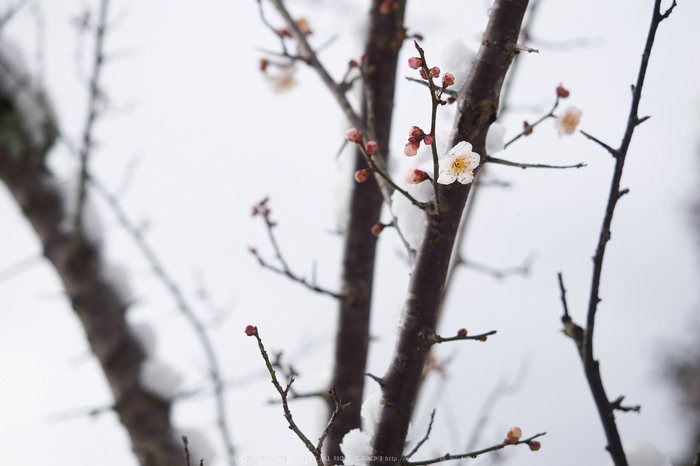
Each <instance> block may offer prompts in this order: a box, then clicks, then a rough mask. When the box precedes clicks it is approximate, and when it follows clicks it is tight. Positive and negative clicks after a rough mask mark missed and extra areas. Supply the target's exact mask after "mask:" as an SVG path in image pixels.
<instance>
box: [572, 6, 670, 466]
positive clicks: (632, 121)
mask: <svg viewBox="0 0 700 466" xmlns="http://www.w3.org/2000/svg"><path fill="white" fill-rule="evenodd" d="M675 6H676V2H675V1H674V2H673V3H672V5H671V6H670V7H669V8H668V9H667V10H666V11H665V12H664V13H661V0H656V2H655V4H654V14H653V17H652V20H651V25H650V27H649V33H648V35H647V42H646V45H645V47H644V52H643V54H642V62H641V65H640V69H639V74H638V77H637V84H636V86H633V88H632V89H633V93H632V94H633V95H632V105H631V108H630V113H629V117H628V119H627V128H626V130H625V134H624V137H623V139H622V143H621V144H620V148H619V149H614V150H613V149H611V148H610V147H608V146H607V145H605V144H603V143H601V142H600V141H598V140H597V139H594V138H592V137H590V136H588V137H589V138H592V139H594V141H595V142H597V143H598V144H600V145H602V146H603V147H604V148H605V149H606V150H608V151H609V152H611V153H612V154H613V156H615V171H614V174H613V179H612V183H611V187H610V195H609V196H608V205H607V208H606V211H605V218H604V219H603V226H602V228H601V231H600V237H599V240H598V247H597V249H596V254H595V256H594V258H593V280H592V284H591V292H590V299H589V304H588V317H587V320H586V330H585V332H584V339H583V347H582V349H581V355H582V358H583V365H584V369H585V373H586V378H587V380H588V384H589V386H590V389H591V392H592V394H593V398H594V399H595V402H596V407H597V408H598V414H599V415H600V419H601V422H602V424H603V429H604V430H605V436H606V438H607V441H608V445H607V450H608V451H609V452H610V456H611V457H612V459H613V462H614V463H615V466H627V459H626V457H625V452H624V450H623V449H622V442H621V440H620V434H619V433H618V430H617V425H616V424H615V416H614V414H613V410H614V409H615V406H614V404H613V403H611V402H610V401H609V400H608V397H607V395H606V393H605V389H604V387H603V382H602V379H601V375H600V367H599V364H598V361H597V360H595V358H594V354H593V334H594V330H595V317H596V312H597V310H598V303H599V302H600V301H601V299H600V295H599V291H600V279H601V273H602V269H603V257H604V255H605V247H606V245H607V243H608V241H609V240H610V225H611V223H612V218H613V213H614V211H615V206H616V205H617V201H618V199H620V197H621V195H622V194H623V191H621V190H620V180H621V178H622V170H623V167H624V164H625V158H626V156H627V151H628V149H629V145H630V142H631V141H632V135H633V133H634V129H635V128H636V127H637V126H638V125H639V123H640V122H641V121H643V120H644V119H646V118H644V119H640V118H639V117H638V113H637V112H638V109H639V102H640V100H641V97H642V86H643V85H644V78H645V76H646V71H647V66H648V64H649V57H650V55H651V50H652V47H653V45H654V38H655V36H656V30H657V28H658V26H659V24H660V23H661V21H663V20H664V19H666V18H667V17H668V16H669V15H670V14H671V11H672V10H673V9H674V8H675ZM562 289H563V287H562Z"/></svg>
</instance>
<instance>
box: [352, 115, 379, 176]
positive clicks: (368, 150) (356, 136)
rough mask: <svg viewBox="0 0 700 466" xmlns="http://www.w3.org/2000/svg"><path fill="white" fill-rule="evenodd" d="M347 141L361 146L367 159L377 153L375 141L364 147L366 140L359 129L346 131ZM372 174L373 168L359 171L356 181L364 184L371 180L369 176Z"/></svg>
mask: <svg viewBox="0 0 700 466" xmlns="http://www.w3.org/2000/svg"><path fill="white" fill-rule="evenodd" d="M345 139H347V140H348V141H349V142H352V143H355V144H357V145H358V146H360V147H361V148H362V149H363V151H364V153H365V155H367V157H370V158H371V157H372V155H374V153H375V152H377V143H376V142H374V141H367V144H364V145H363V142H364V139H363V137H362V133H361V132H360V130H358V129H357V128H350V129H349V130H347V131H346V133H345ZM371 173H372V169H371V168H364V169H362V170H357V171H356V172H355V180H357V182H358V183H363V182H365V181H367V178H369V175H370V174H371Z"/></svg>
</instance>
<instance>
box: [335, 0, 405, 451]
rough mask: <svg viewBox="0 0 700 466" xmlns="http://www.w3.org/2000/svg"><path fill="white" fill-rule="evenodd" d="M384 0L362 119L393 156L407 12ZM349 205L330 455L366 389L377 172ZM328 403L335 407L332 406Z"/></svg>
mask: <svg viewBox="0 0 700 466" xmlns="http://www.w3.org/2000/svg"><path fill="white" fill-rule="evenodd" d="M381 4H382V0H372V5H371V8H370V11H369V24H368V28H367V38H366V40H365V50H364V55H365V56H366V61H365V62H364V63H363V65H362V66H363V86H364V92H363V103H362V119H363V121H364V122H365V124H367V125H370V122H372V123H371V127H370V129H369V132H371V133H372V134H374V137H375V141H376V143H377V145H378V150H377V152H380V153H382V154H385V159H384V160H385V162H384V166H385V167H386V163H388V160H389V153H390V151H389V140H390V135H391V123H392V115H393V110H394V92H395V87H396V66H397V60H398V54H399V50H400V49H401V46H402V44H403V37H404V35H405V30H404V26H403V12H404V8H405V1H403V0H399V1H398V2H397V4H398V5H397V9H396V10H395V11H392V12H391V13H389V14H382V13H381V12H380V6H381ZM365 168H368V164H367V161H366V160H365V157H364V155H363V154H362V153H361V152H360V151H359V150H356V151H355V154H354V170H355V171H357V170H362V169H365ZM350 189H351V191H350V202H349V206H348V210H349V212H348V213H349V219H348V224H347V226H346V230H345V244H344V248H343V271H342V278H341V280H342V290H343V294H345V295H347V299H344V300H342V301H340V302H339V309H338V323H337V329H338V330H337V334H336V338H335V356H334V361H333V378H332V381H333V382H334V383H336V384H337V386H338V391H339V392H340V393H342V394H343V399H344V400H345V401H346V402H349V403H350V406H348V408H347V409H346V410H345V411H344V412H343V414H342V415H341V416H339V417H338V419H337V420H336V423H335V426H334V428H333V430H332V431H331V433H330V435H329V437H328V441H327V442H326V445H327V447H326V456H329V457H331V458H333V457H336V456H342V452H341V451H340V446H339V445H340V442H341V441H342V439H343V436H344V435H345V434H346V433H347V432H349V431H350V430H352V429H356V428H360V427H361V425H362V419H361V417H360V409H361V406H362V393H363V390H364V384H365V372H366V371H367V369H366V367H365V366H366V361H367V350H368V348H369V321H370V306H371V300H372V287H373V282H374V260H375V251H376V245H377V237H376V236H374V235H373V234H372V232H371V229H372V226H374V225H375V224H376V223H377V222H379V220H380V213H381V210H382V193H381V192H380V187H379V185H378V184H377V181H376V179H375V178H370V179H368V180H367V181H365V182H364V183H352V186H351V188H350ZM329 409H333V407H332V406H329Z"/></svg>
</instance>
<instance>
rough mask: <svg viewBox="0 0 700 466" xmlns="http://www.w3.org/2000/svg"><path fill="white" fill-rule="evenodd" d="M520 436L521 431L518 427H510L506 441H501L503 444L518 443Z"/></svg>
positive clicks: (521, 434)
mask: <svg viewBox="0 0 700 466" xmlns="http://www.w3.org/2000/svg"><path fill="white" fill-rule="evenodd" d="M522 436H523V431H522V430H520V427H511V428H510V430H509V431H508V433H507V434H506V439H505V440H504V441H503V443H518V440H520V437H522Z"/></svg>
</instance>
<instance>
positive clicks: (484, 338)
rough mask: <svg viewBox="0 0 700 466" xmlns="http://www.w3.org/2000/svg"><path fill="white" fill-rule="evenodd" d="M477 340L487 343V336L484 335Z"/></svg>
mask: <svg viewBox="0 0 700 466" xmlns="http://www.w3.org/2000/svg"><path fill="white" fill-rule="evenodd" d="M477 340H479V341H486V335H484V336H483V337H479V338H477Z"/></svg>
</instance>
